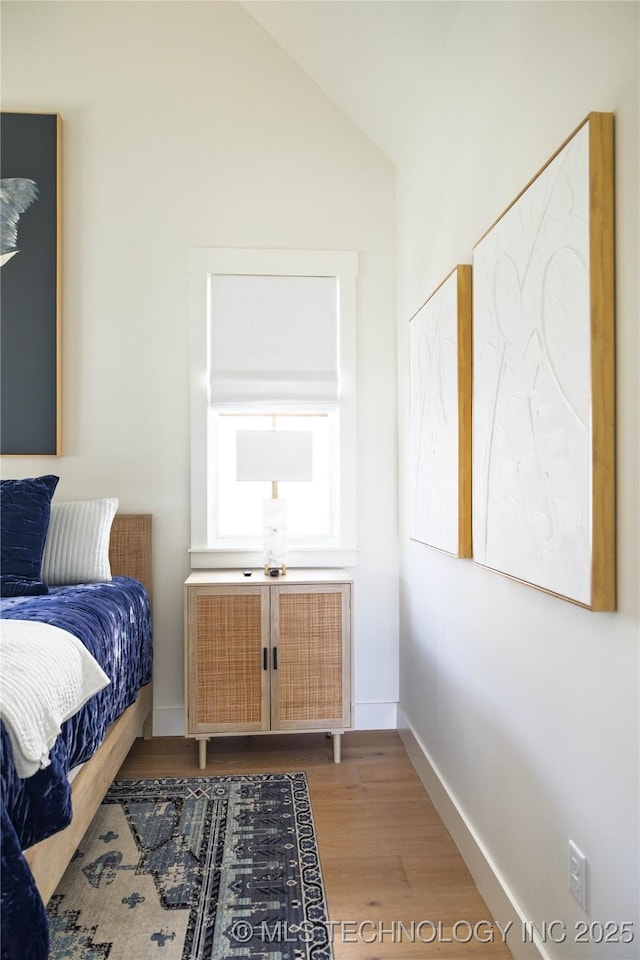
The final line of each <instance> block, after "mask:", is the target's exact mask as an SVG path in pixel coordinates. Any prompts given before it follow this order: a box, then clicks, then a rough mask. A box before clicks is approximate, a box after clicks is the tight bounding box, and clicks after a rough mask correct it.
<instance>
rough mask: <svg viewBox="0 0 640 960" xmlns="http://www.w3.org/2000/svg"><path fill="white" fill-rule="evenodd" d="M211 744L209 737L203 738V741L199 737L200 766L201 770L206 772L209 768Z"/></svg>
mask: <svg viewBox="0 0 640 960" xmlns="http://www.w3.org/2000/svg"><path fill="white" fill-rule="evenodd" d="M208 742H209V737H203V738H202V739H201V738H200V737H198V766H199V767H200V769H201V770H204V769H205V767H206V766H207V744H208Z"/></svg>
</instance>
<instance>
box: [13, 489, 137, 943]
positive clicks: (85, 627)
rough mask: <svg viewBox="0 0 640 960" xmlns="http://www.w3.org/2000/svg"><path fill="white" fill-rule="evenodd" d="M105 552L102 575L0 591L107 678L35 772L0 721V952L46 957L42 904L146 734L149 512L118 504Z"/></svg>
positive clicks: (29, 620)
mask: <svg viewBox="0 0 640 960" xmlns="http://www.w3.org/2000/svg"><path fill="white" fill-rule="evenodd" d="M3 483H4V481H3ZM108 557H109V562H110V572H111V575H112V579H110V580H109V581H108V582H92V583H73V584H69V585H63V586H54V587H50V588H49V590H48V592H47V593H46V595H44V596H18V597H15V598H14V597H9V598H6V597H3V598H2V600H0V617H1V618H2V619H3V620H5V621H6V623H5V627H9V626H11V627H12V628H13V627H16V626H17V627H18V632H20V631H21V630H23V629H24V631H25V632H26V633H27V634H30V631H31V630H32V629H33V630H39V629H40V627H41V622H44V623H48V624H50V625H51V626H52V627H53V628H54V629H55V628H60V629H61V630H65V631H69V633H71V634H74V635H75V637H79V638H80V640H81V641H82V645H83V646H84V647H86V649H87V650H89V652H90V653H91V655H92V658H93V659H94V661H95V662H96V663H97V664H98V665H99V666H98V668H97V669H99V670H100V669H103V670H104V674H106V678H108V680H109V681H110V682H108V683H107V684H106V686H103V687H102V688H101V689H100V690H98V692H96V693H95V695H93V696H91V698H90V699H89V700H88V701H87V703H86V704H85V705H84V706H83V707H82V708H81V709H80V710H79V712H78V713H76V714H75V715H74V716H72V717H70V718H69V719H68V720H66V721H65V722H64V723H63V724H62V728H61V731H60V734H59V736H58V737H57V739H56V740H55V743H54V745H53V747H52V748H51V751H50V754H49V757H48V758H47V760H46V761H44V762H45V763H46V764H47V765H46V766H43V768H42V769H38V770H37V772H36V773H34V774H32V775H29V776H26V777H24V776H20V775H19V773H18V768H19V767H20V765H21V764H22V762H23V760H22V757H21V755H20V751H19V750H18V749H16V750H15V751H14V749H13V745H12V744H13V743H15V741H12V740H11V739H10V737H9V734H8V729H7V725H6V724H5V723H4V722H2V724H1V729H0V733H1V741H0V745H1V749H0V774H1V786H2V795H1V801H2V805H1V813H2V864H1V868H0V869H1V883H2V941H1V949H2V960H46V957H47V955H48V925H47V920H46V911H45V905H46V903H47V901H48V900H49V898H50V896H51V894H52V893H53V892H54V890H55V888H56V886H57V884H58V881H59V880H60V878H61V876H62V874H63V873H64V870H65V869H66V866H67V864H68V863H69V861H70V859H71V857H72V856H73V853H74V851H75V849H76V847H77V845H78V842H79V841H80V839H81V838H82V836H83V834H84V833H85V831H86V829H87V827H88V825H89V823H90V822H91V819H92V818H93V815H94V813H95V811H96V810H97V808H98V806H99V805H100V803H101V801H102V798H103V797H104V794H105V793H106V791H107V789H108V787H109V785H110V784H111V782H112V781H113V779H114V777H115V775H116V773H117V771H118V768H119V767H120V765H121V763H122V761H123V760H124V758H125V756H126V755H127V753H128V751H129V749H130V747H131V745H132V743H133V741H134V739H135V738H136V736H138V735H139V733H140V731H141V730H142V732H143V734H144V736H145V737H150V736H151V711H152V684H151V667H152V649H151V589H152V568H151V517H150V516H149V515H147V514H129V515H127V514H116V515H115V517H113V519H112V522H111V523H110V537H109V540H108ZM1 626H2V624H1V623H0V627H1ZM46 629H47V628H46V627H45V630H46ZM114 638H115V642H114ZM71 639H73V637H72V638H71ZM3 650H4V647H3ZM4 675H5V663H4V660H3V677H4ZM105 683H106V679H105Z"/></svg>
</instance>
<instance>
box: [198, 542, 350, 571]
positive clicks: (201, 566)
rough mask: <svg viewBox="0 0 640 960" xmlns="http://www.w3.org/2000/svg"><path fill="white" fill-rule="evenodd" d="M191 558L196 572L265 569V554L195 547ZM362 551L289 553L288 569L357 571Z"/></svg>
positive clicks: (299, 550)
mask: <svg viewBox="0 0 640 960" xmlns="http://www.w3.org/2000/svg"><path fill="white" fill-rule="evenodd" d="M189 557H190V561H191V569H192V570H209V569H221V570H237V569H242V568H244V567H250V568H254V569H255V568H259V567H262V566H263V554H262V550H244V549H229V548H227V547H191V548H190V549H189ZM357 557H358V549H357V547H354V548H351V549H350V548H342V547H335V548H319V547H318V548H308V549H306V550H304V549H291V550H289V551H288V552H287V566H288V567H292V568H293V567H355V566H356V563H357Z"/></svg>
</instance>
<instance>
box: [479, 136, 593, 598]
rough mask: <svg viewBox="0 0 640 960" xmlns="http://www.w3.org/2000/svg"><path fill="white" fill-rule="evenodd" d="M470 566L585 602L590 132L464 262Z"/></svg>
mask: <svg viewBox="0 0 640 960" xmlns="http://www.w3.org/2000/svg"><path fill="white" fill-rule="evenodd" d="M473 303H474V328H473V337H474V375H473V543H474V557H475V559H476V561H477V562H478V563H481V564H483V565H486V566H488V567H491V568H493V569H495V570H499V571H501V572H503V573H506V574H509V575H510V576H513V577H517V578H518V579H521V580H524V581H526V582H528V583H531V584H534V585H536V586H539V587H542V588H543V589H546V590H550V591H552V592H553V593H557V594H560V595H562V596H564V597H567V598H569V599H572V600H575V601H577V602H579V603H584V604H586V605H589V603H590V599H591V550H592V544H591V502H592V498H591V476H592V474H591V445H592V442H591V441H592V438H591V420H590V417H591V414H590V410H591V365H590V349H591V329H590V292H589V127H588V124H585V125H584V126H583V127H582V128H581V129H580V130H579V131H578V132H577V133H576V135H575V136H574V137H573V138H572V139H571V140H570V141H569V142H568V143H567V145H566V146H565V147H564V148H563V149H562V150H561V151H560V152H559V153H558V154H557V155H556V157H555V158H554V159H553V160H552V161H551V162H550V163H549V164H548V166H547V167H545V168H544V170H543V171H542V172H541V173H540V174H539V176H538V177H537V178H536V179H535V180H534V181H533V182H532V183H531V185H530V186H529V187H528V188H527V189H526V190H525V192H524V193H523V194H522V195H521V196H520V197H519V198H518V200H517V201H516V202H515V203H514V204H513V205H512V206H511V207H510V208H509V209H508V210H507V212H506V213H505V214H504V215H503V216H502V217H501V219H500V220H499V221H498V222H497V223H496V224H495V226H493V227H492V228H491V230H490V231H489V232H488V233H487V235H486V236H485V237H484V238H483V239H482V240H481V241H480V242H479V244H478V245H477V246H476V248H475V250H474V257H473Z"/></svg>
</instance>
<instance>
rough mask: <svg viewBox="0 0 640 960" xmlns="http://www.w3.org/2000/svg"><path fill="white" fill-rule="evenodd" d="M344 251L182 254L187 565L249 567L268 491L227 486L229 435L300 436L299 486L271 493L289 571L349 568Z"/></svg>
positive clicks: (348, 333) (350, 416)
mask: <svg viewBox="0 0 640 960" xmlns="http://www.w3.org/2000/svg"><path fill="white" fill-rule="evenodd" d="M356 267H357V257H356V254H355V253H351V252H334V253H331V252H325V251H267V250H263V251H261V250H238V249H236V250H224V249H198V250H193V251H191V253H190V258H189V273H190V312H191V379H192V457H191V467H192V520H191V557H192V566H194V567H198V566H200V567H206V566H213V565H216V566H244V565H259V564H260V562H261V547H262V504H263V500H264V499H265V498H268V497H269V496H270V495H271V488H270V484H268V483H266V482H260V481H253V480H251V481H244V480H239V479H237V476H236V442H237V437H238V433H239V431H245V430H278V431H279V430H284V431H306V432H309V433H310V434H311V445H312V454H313V456H312V460H313V470H312V476H311V479H310V480H308V481H306V482H299V483H286V482H282V483H281V484H280V489H279V495H280V497H281V498H284V499H286V501H287V509H288V555H289V563H290V564H296V565H306V566H318V565H336V564H347V565H352V564H353V563H355V549H356V540H355V276H356Z"/></svg>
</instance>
